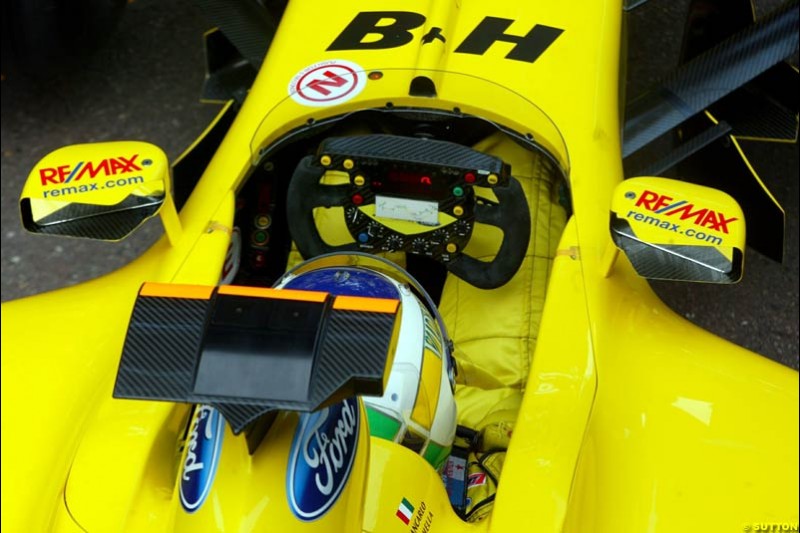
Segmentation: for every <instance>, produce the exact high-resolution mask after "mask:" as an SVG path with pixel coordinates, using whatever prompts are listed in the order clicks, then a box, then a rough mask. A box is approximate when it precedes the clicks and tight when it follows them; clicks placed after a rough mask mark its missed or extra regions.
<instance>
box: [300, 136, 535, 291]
mask: <svg viewBox="0 0 800 533" xmlns="http://www.w3.org/2000/svg"><path fill="white" fill-rule="evenodd" d="M329 170H337V171H342V172H345V173H347V174H348V176H349V183H346V184H342V185H327V184H323V183H321V179H322V177H323V176H324V174H325V173H326V172H327V171H329ZM476 186H477V187H487V188H491V189H492V191H493V192H494V194H495V196H496V198H497V202H493V201H489V200H487V199H484V198H480V197H478V196H477V195H476V194H475V191H474V189H473V188H474V187H476ZM317 207H325V208H330V207H342V208H344V216H345V222H346V225H347V228H348V230H349V231H350V234H351V235H352V237H353V240H354V242H352V243H348V244H344V245H338V246H333V245H329V244H327V243H326V242H325V241H324V240H323V239H322V236H321V235H320V232H319V230H318V229H317V226H316V223H315V221H314V216H313V211H314V209H315V208H317ZM287 216H288V221H289V229H290V232H291V235H292V239H294V241H295V242H296V243H297V247H298V249H299V250H300V253H301V254H302V255H303V257H305V258H309V257H314V256H317V255H321V254H324V253H330V252H337V251H338V252H342V251H366V252H372V253H377V252H386V251H403V252H408V253H413V254H419V255H424V256H428V257H431V258H433V259H435V260H436V261H438V262H440V263H442V264H443V265H444V266H445V267H446V268H447V270H448V271H450V272H452V273H453V274H455V275H456V276H458V277H459V278H461V279H463V280H464V281H466V282H467V283H470V284H471V285H474V286H476V287H478V288H481V289H493V288H496V287H500V286H502V285H504V284H505V283H507V282H508V281H509V280H510V279H511V278H512V277H513V276H514V274H515V273H516V272H517V270H518V269H519V267H520V265H521V264H522V261H523V259H524V258H525V253H526V251H527V248H528V241H529V239H530V231H531V224H530V211H529V209H528V203H527V201H526V199H525V194H524V193H523V191H522V186H521V185H520V184H519V182H518V181H517V180H516V179H514V177H512V176H511V175H510V167H509V166H508V165H506V164H505V163H503V162H502V160H500V159H499V158H496V157H493V156H489V155H486V154H483V153H481V152H478V151H476V150H473V149H471V148H468V147H465V146H461V145H459V144H455V143H450V142H446V141H438V140H431V139H424V138H412V137H400V136H394V135H361V136H354V137H332V138H328V139H326V140H325V141H323V142H322V143H321V145H320V147H319V150H318V153H317V156H307V157H304V158H303V159H302V160H301V161H300V163H299V164H298V165H297V168H296V169H295V171H294V174H293V176H292V179H291V182H290V183H289V190H288V198H287ZM475 223H479V224H488V225H491V226H495V227H497V228H499V229H500V230H501V231H502V232H503V241H502V243H501V245H500V248H499V251H498V252H497V255H496V256H495V258H494V259H493V260H492V261H489V262H486V261H481V260H478V259H476V258H475V257H472V256H469V255H467V254H465V253H464V252H463V250H464V248H466V246H467V243H468V242H469V239H470V237H471V236H472V232H473V228H474V225H475Z"/></svg>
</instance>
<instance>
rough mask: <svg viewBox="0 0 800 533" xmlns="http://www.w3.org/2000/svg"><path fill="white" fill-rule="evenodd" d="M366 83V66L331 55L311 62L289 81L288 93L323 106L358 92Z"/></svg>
mask: <svg viewBox="0 0 800 533" xmlns="http://www.w3.org/2000/svg"><path fill="white" fill-rule="evenodd" d="M366 84H367V77H366V73H365V72H364V69H363V68H361V67H360V66H358V65H356V64H355V63H352V62H350V61H345V60H343V59H332V60H330V61H320V62H319V63H314V64H313V65H309V66H307V67H306V68H304V69H303V70H301V71H300V72H298V73H297V74H295V75H294V77H293V78H292V81H291V82H289V95H290V96H291V97H292V99H293V100H294V101H295V102H297V103H298V104H302V105H306V106H312V107H323V106H331V105H337V104H341V103H343V102H346V101H348V100H350V99H351V98H354V97H355V96H357V95H358V94H359V93H360V92H361V91H362V90H363V89H364V86H365V85H366Z"/></svg>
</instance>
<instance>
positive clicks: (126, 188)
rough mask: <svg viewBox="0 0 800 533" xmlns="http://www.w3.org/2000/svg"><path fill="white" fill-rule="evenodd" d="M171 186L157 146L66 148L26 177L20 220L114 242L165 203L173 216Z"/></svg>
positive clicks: (44, 229)
mask: <svg viewBox="0 0 800 533" xmlns="http://www.w3.org/2000/svg"><path fill="white" fill-rule="evenodd" d="M169 186H170V181H169V165H168V163H167V156H166V155H165V154H164V152H163V151H162V150H161V149H160V148H159V147H157V146H155V145H152V144H149V143H145V142H135V141H124V142H106V143H94V144H77V145H73V146H66V147H63V148H59V149H58V150H55V151H54V152H51V153H49V154H48V155H46V156H45V157H44V158H43V159H42V160H41V161H39V163H37V165H36V166H35V167H34V168H33V170H32V171H31V173H30V175H29V176H28V180H27V181H26V183H25V187H24V189H23V190H22V196H21V198H20V211H21V215H22V224H23V226H24V227H25V229H26V230H28V231H30V232H32V233H45V234H49V235H67V236H71V237H84V238H89V239H100V240H105V241H118V240H120V239H122V238H124V237H126V236H127V235H129V234H130V233H131V232H132V231H133V230H135V229H136V228H137V227H139V226H140V225H141V224H142V223H143V222H144V221H145V220H147V219H148V218H150V217H152V216H154V215H155V214H156V213H158V212H159V210H160V209H161V207H162V206H163V205H164V203H165V202H166V203H168V204H169V205H170V207H171V209H170V211H171V212H172V213H171V214H174V209H175V208H174V205H173V204H172V202H171V199H170V194H169V189H170V187H169ZM173 220H177V219H176V218H173ZM168 233H169V231H168Z"/></svg>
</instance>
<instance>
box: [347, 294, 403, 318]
mask: <svg viewBox="0 0 800 533" xmlns="http://www.w3.org/2000/svg"><path fill="white" fill-rule="evenodd" d="M399 305H400V300H391V299H389V298H365V297H363V296H337V297H336V300H334V301H333V308H334V309H338V310H340V311H369V312H372V313H390V314H394V313H396V312H397V306H399Z"/></svg>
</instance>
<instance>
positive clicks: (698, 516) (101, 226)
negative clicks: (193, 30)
mask: <svg viewBox="0 0 800 533" xmlns="http://www.w3.org/2000/svg"><path fill="white" fill-rule="evenodd" d="M199 3H200V4H202V5H203V6H204V7H206V8H207V11H208V13H209V14H210V15H211V17H212V19H214V20H215V23H216V26H217V27H216V28H215V29H214V30H212V31H209V32H208V33H207V34H206V35H205V46H206V54H207V60H208V69H209V70H208V76H207V79H206V82H205V85H204V97H205V98H206V99H208V100H216V101H220V102H224V105H223V106H222V107H221V111H220V113H219V115H218V116H217V117H216V118H215V119H214V121H213V122H212V123H211V124H210V125H209V127H208V128H207V129H206V131H205V132H204V133H203V134H202V135H201V137H200V138H199V139H198V140H197V141H196V142H195V143H194V144H193V145H192V146H191V147H190V148H189V149H188V150H187V151H186V152H185V153H184V154H183V155H182V156H181V157H180V158H179V159H178V160H177V161H175V162H174V163H172V164H171V165H170V163H169V162H168V161H167V157H166V156H165V154H164V152H163V151H162V150H161V149H160V148H159V147H157V146H155V145H153V144H149V143H146V142H140V141H120V142H104V143H92V144H79V145H72V146H67V147H64V148H60V149H58V150H56V151H54V152H52V153H50V154H48V155H47V156H45V157H44V158H43V159H42V160H41V161H39V162H38V163H37V164H36V166H35V167H34V168H33V169H32V170H31V172H30V175H29V176H28V179H27V181H26V184H25V187H24V189H23V190H22V193H21V196H20V201H19V209H20V216H21V219H22V223H23V225H24V227H25V228H26V229H27V230H28V231H31V232H33V233H41V234H49V235H63V236H69V237H76V238H87V239H100V240H107V241H117V240H120V239H123V238H125V237H126V236H128V235H129V234H130V233H132V232H133V231H135V230H136V229H137V228H138V227H139V226H140V225H141V224H142V223H143V222H144V221H145V220H147V219H149V218H151V217H155V216H158V217H159V218H160V220H161V222H162V224H163V227H164V235H163V237H162V238H161V239H160V240H159V241H158V242H157V243H156V244H154V245H153V246H152V247H151V248H150V249H149V250H148V251H147V252H146V253H145V254H144V255H142V256H141V257H140V258H138V259H136V260H134V261H132V262H131V263H130V264H128V265H127V266H125V267H123V268H121V269H120V270H118V271H116V272H113V273H111V274H108V275H106V276H103V277H101V278H98V279H95V280H92V281H89V282H86V283H82V284H80V285H77V286H74V287H70V288H66V289H61V290H58V291H54V292H50V293H45V294H41V295H37V296H33V297H28V298H24V299H21V300H17V301H13V302H8V303H4V304H3V306H2V514H1V515H0V516H1V517H2V530H3V531H4V532H5V531H9V532H16V531H75V532H77V531H90V532H110V531H131V532H150V531H182V532H203V531H237V532H244V531H331V532H344V531H354V532H355V531H365V532H397V533H407V532H411V533H422V532H425V533H428V532H434V533H435V532H439V531H440V532H448V531H453V532H457V531H487V532H517V531H531V532H557V531H568V532H579V533H585V532H593V531H594V532H599V533H605V532H612V531H613V532H618V531H624V532H645V531H647V532H678V531H680V532H684V531H713V532H717V531H719V532H723V531H797V530H798V484H799V483H800V480H799V474H798V471H799V467H798V452H799V451H800V446H799V443H798V440H799V437H798V432H799V430H798V427H799V426H798V419H799V418H800V417H799V415H798V401H799V398H798V373H797V372H796V371H794V370H792V369H789V368H787V367H784V366H781V365H779V364H777V363H774V362H772V361H769V360H767V359H765V358H763V357H760V356H758V355H756V354H754V353H752V352H749V351H748V350H746V349H744V348H740V347H738V346H736V345H734V344H731V343H730V342H728V341H725V340H723V339H720V338H718V337H716V336H714V335H712V334H711V333H709V332H707V331H705V330H703V329H701V328H699V327H697V326H695V325H693V324H691V323H690V322H688V321H687V320H685V319H684V318H682V317H680V316H678V315H677V314H675V313H673V312H672V311H671V310H670V309H669V308H668V307H667V306H666V305H665V304H664V303H663V302H662V301H661V300H660V299H659V298H658V297H657V296H656V295H655V293H654V292H653V291H652V289H651V288H650V286H649V284H648V282H647V279H662V280H674V281H676V282H681V281H682V282H706V283H735V282H737V281H738V280H739V279H740V278H741V277H742V274H743V270H744V268H743V265H744V253H743V252H744V249H745V246H751V247H753V248H754V249H757V250H759V251H760V252H761V253H763V254H764V255H766V256H768V257H772V258H775V259H780V256H781V254H782V251H783V211H782V210H781V207H780V206H779V205H778V203H777V202H776V201H775V199H774V197H773V196H772V195H771V194H770V192H769V190H768V188H767V187H766V185H765V184H764V183H763V182H762V181H761V179H760V178H759V177H758V176H757V175H756V174H755V173H754V172H753V171H752V168H751V167H750V165H749V164H748V163H747V161H746V159H737V162H738V164H739V166H738V167H737V168H740V169H742V171H741V172H733V173H726V174H725V175H720V171H719V170H718V169H720V168H723V167H721V166H720V164H721V163H720V161H721V159H722V158H723V157H729V156H730V154H731V152H733V154H735V155H736V157H737V158H744V155H743V153H742V152H741V149H740V148H739V144H738V142H739V140H740V139H763V140H776V139H777V140H784V141H794V140H796V134H797V103H796V98H797V97H796V95H795V94H791V95H787V91H786V90H785V87H786V86H787V84H791V83H794V84H795V85H796V82H797V70H796V69H795V68H792V67H791V66H789V65H788V64H786V63H784V59H785V58H787V57H788V56H791V55H792V54H793V53H796V51H797V48H798V32H797V29H798V7H797V1H790V2H788V3H786V4H785V5H783V6H781V7H779V8H778V9H776V10H775V11H773V12H772V13H770V14H769V15H767V16H765V17H763V18H759V19H758V20H753V18H752V10H750V5H749V3H747V2H738V1H737V2H722V1H714V0H705V1H701V0H693V1H692V2H691V12H692V13H693V16H692V17H690V19H689V22H688V24H689V27H688V29H687V30H688V31H687V35H688V38H687V39H686V41H685V42H684V46H683V53H682V64H681V66H680V67H679V68H678V69H677V70H676V71H675V72H674V73H673V74H672V75H670V76H669V77H667V78H665V79H664V80H662V82H661V83H660V84H659V85H658V86H657V87H655V88H654V89H653V90H652V91H650V92H647V93H645V94H644V95H643V96H641V97H639V98H637V99H635V100H633V101H631V102H630V103H628V105H627V106H625V105H624V97H623V95H622V94H621V87H620V86H621V82H623V83H624V71H625V65H624V56H625V54H624V50H625V27H624V23H623V21H624V16H625V15H624V14H625V12H626V11H629V10H632V9H634V8H636V7H637V5H638V4H641V3H643V2H634V1H629V2H621V1H619V0H618V1H609V2H583V3H580V4H575V3H567V2H562V3H558V2H551V3H542V2H531V3H526V2H515V1H511V0H499V1H497V2H492V3H481V2H470V1H463V2H462V1H445V0H432V1H424V2H423V1H421V0H415V1H413V2H403V3H397V2H394V3H392V2H379V3H374V2H373V3H363V2H362V3H341V4H334V3H331V2H323V1H320V0H307V1H305V0H304V1H300V0H296V1H292V2H288V3H285V5H284V3H282V2H269V1H266V2H250V1H248V0H239V1H236V2H220V1H216V0H205V1H203V2H199ZM731 13H735V15H736V16H733V15H731ZM742 13H744V15H742ZM576 65H579V68H576ZM743 101H746V102H748V104H747V105H744V104H742V102H743ZM755 103H759V105H755ZM761 104H763V105H761ZM664 135H672V136H673V137H674V138H675V140H676V141H677V145H676V147H675V148H674V149H673V150H672V151H670V152H668V153H664V154H660V157H659V158H656V159H652V160H649V161H645V162H642V163H640V165H641V167H640V168H641V171H640V172H638V173H637V175H636V176H635V177H630V178H628V179H625V176H624V175H623V160H625V161H626V162H627V161H631V159H630V158H631V157H632V156H633V155H634V154H641V149H642V148H643V147H646V146H648V145H651V143H653V142H654V141H656V140H657V139H659V138H661V137H662V136H664ZM723 145H724V146H725V147H726V148H725V149H724V151H721V150H723V149H722V148H720V147H721V146H723ZM731 147H733V150H731ZM698 158H699V159H698ZM689 162H693V164H694V168H698V167H699V168H701V169H703V170H704V172H701V173H700V177H698V178H697V179H693V180H692V181H691V182H690V181H688V180H678V179H671V178H666V177H663V176H664V175H665V173H666V172H667V170H669V169H672V168H678V169H679V170H681V169H682V168H685V167H684V165H687V164H689ZM724 168H727V167H724ZM746 228H747V229H746ZM45 313H46V314H47V315H48V316H58V317H62V318H64V319H63V320H58V321H52V322H49V323H48V329H47V333H46V335H44V334H42V329H41V316H42V315H43V314H45Z"/></svg>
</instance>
